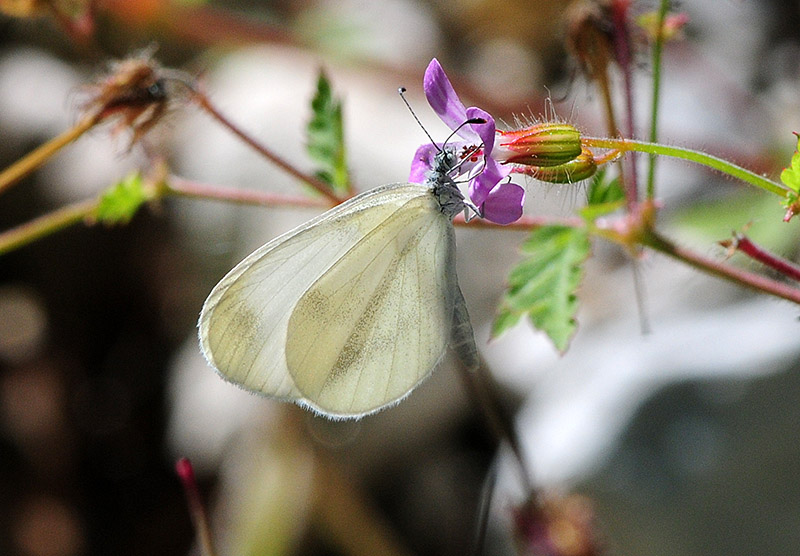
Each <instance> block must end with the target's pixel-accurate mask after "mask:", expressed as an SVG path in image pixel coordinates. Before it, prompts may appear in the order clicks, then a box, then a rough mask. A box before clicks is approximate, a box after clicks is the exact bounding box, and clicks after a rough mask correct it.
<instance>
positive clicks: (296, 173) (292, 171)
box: [192, 88, 342, 204]
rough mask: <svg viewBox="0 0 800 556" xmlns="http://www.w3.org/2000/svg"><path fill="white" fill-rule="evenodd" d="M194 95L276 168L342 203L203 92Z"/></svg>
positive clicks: (316, 180) (204, 106) (219, 120)
mask: <svg viewBox="0 0 800 556" xmlns="http://www.w3.org/2000/svg"><path fill="white" fill-rule="evenodd" d="M192 94H193V95H194V97H195V100H196V101H197V103H198V104H199V105H200V107H201V108H202V109H203V110H205V111H206V112H207V113H208V114H209V115H210V116H211V117H212V118H214V119H215V120H217V121H218V122H219V123H220V124H222V125H223V126H225V127H227V128H228V129H229V130H230V131H231V132H233V133H234V134H235V135H236V136H237V137H239V138H240V139H241V140H242V141H244V142H245V143H247V144H248V145H249V146H250V147H252V148H253V149H255V150H256V151H258V152H259V153H260V154H261V155H262V156H263V157H264V158H266V159H267V160H269V161H270V162H272V163H273V164H274V165H275V166H277V167H278V168H280V169H281V170H283V171H284V172H286V173H287V174H289V175H291V176H293V177H295V178H297V179H298V180H300V181H302V182H305V183H307V184H308V185H310V186H311V187H313V188H314V189H316V190H317V191H318V192H319V193H321V194H322V195H324V196H325V197H326V198H328V199H330V201H331V202H332V203H333V204H339V203H341V202H342V199H340V198H339V197H338V196H336V194H335V193H334V192H333V191H331V188H330V187H329V186H328V184H326V183H325V182H323V181H322V180H320V179H319V178H317V177H316V176H313V175H311V174H306V173H304V172H301V171H300V170H298V169H297V168H295V167H294V166H292V165H291V164H290V163H289V162H287V161H286V160H284V159H283V158H281V157H280V156H278V155H277V154H275V153H274V152H272V151H271V150H269V149H268V148H266V147H265V146H264V145H262V144H261V143H259V142H258V141H256V140H255V139H254V138H252V137H250V136H249V135H248V134H247V133H245V132H244V131H243V130H242V129H241V128H240V127H238V126H237V125H236V124H234V123H233V122H232V121H230V120H229V119H228V118H227V117H225V115H223V114H222V113H221V112H220V111H219V110H217V108H216V107H215V106H214V105H213V104H211V101H210V100H209V98H208V96H206V95H205V94H204V93H203V92H202V91H199V90H197V89H194V88H192Z"/></svg>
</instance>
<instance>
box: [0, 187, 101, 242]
mask: <svg viewBox="0 0 800 556" xmlns="http://www.w3.org/2000/svg"><path fill="white" fill-rule="evenodd" d="M98 203H99V201H98V200H97V199H89V200H87V201H82V202H79V203H74V204H72V205H67V206H65V207H62V208H60V209H58V210H55V211H53V212H51V213H48V214H45V215H43V216H40V217H38V218H35V219H33V220H31V221H30V222H26V223H25V224H21V225H19V226H17V227H16V228H11V229H10V230H6V231H5V232H2V233H0V255H5V254H6V253H8V252H9V251H13V250H14V249H18V248H19V247H22V246H24V245H28V244H29V243H33V242H34V241H36V240H38V239H41V238H43V237H46V236H49V235H51V234H53V233H55V232H58V231H60V230H63V229H64V228H68V227H69V226H72V225H73V224H77V223H78V222H81V221H82V220H85V219H87V218H89V217H90V216H92V214H93V213H94V211H95V210H96V209H97V205H98Z"/></svg>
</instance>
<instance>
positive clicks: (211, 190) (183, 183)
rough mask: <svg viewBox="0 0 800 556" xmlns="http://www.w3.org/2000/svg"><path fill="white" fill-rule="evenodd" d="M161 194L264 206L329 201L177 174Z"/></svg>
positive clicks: (316, 204) (315, 204)
mask: <svg viewBox="0 0 800 556" xmlns="http://www.w3.org/2000/svg"><path fill="white" fill-rule="evenodd" d="M162 187H163V188H164V191H163V195H173V196H177V197H187V198H191V199H209V200H214V201H227V202H230V203H238V204H243V205H258V206H266V207H274V206H292V207H319V208H328V207H330V206H331V204H330V202H329V201H326V200H324V199H320V198H318V197H301V196H297V195H281V194H280V193H272V192H269V191H254V190H246V189H234V188H231V187H219V186H216V185H210V184H203V183H198V182H195V181H191V180H187V179H185V178H181V177H179V176H174V175H172V176H169V178H168V179H167V180H165V182H164V183H163V184H162Z"/></svg>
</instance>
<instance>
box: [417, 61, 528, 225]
mask: <svg viewBox="0 0 800 556" xmlns="http://www.w3.org/2000/svg"><path fill="white" fill-rule="evenodd" d="M423 88H424V90H425V96H426V97H427V98H428V103H429V104H430V105H431V108H433V111H434V112H436V114H437V115H438V116H439V118H441V120H442V121H443V122H444V123H445V124H447V125H448V127H450V129H452V130H454V131H455V132H456V134H457V135H458V136H459V137H461V138H462V139H464V141H453V142H450V143H448V145H449V146H450V147H452V148H454V149H455V150H456V152H459V153H462V156H466V155H469V156H470V158H471V160H468V161H465V162H464V163H463V164H462V165H461V169H462V171H463V172H464V173H466V174H467V175H469V177H470V181H469V198H470V200H471V201H472V202H473V203H474V204H475V206H477V207H478V208H479V209H480V211H481V214H482V216H483V217H484V218H486V219H488V220H491V221H492V222H496V223H498V224H510V223H511V222H514V221H515V220H517V219H518V218H519V217H520V216H522V204H523V202H524V200H525V190H524V189H523V188H522V187H520V186H519V185H517V184H515V183H511V182H509V181H503V180H504V179H505V178H506V177H507V176H508V175H509V173H510V172H511V167H509V166H504V165H501V164H500V163H499V162H498V161H497V160H496V159H495V158H493V157H492V151H493V150H494V143H495V132H496V127H495V123H494V118H492V116H491V115H490V114H489V113H488V112H485V111H483V110H481V109H480V108H475V107H470V108H465V107H464V104H463V103H462V102H461V99H459V98H458V95H457V94H456V92H455V89H453V86H452V85H451V84H450V80H449V79H448V78H447V75H446V74H445V73H444V70H443V69H442V66H441V65H440V64H439V61H438V60H436V58H434V59H433V60H431V63H430V64H429V65H428V69H427V70H425V79H424V81H423ZM474 119H479V120H482V121H484V122H485V123H471V124H467V125H463V124H464V122H466V121H467V120H474ZM439 147H440V146H437V145H430V144H427V145H422V146H421V147H420V148H419V149H417V152H416V154H415V155H414V161H413V162H412V164H411V176H410V177H409V180H410V181H412V182H417V183H422V182H423V181H424V180H425V177H426V175H427V174H428V172H430V170H431V168H432V167H433V157H434V156H435V155H436V153H437V152H438V150H439ZM476 149H477V150H476ZM501 182H503V183H501Z"/></svg>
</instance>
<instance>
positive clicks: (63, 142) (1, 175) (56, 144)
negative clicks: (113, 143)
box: [0, 114, 100, 193]
mask: <svg viewBox="0 0 800 556" xmlns="http://www.w3.org/2000/svg"><path fill="white" fill-rule="evenodd" d="M99 121H100V115H99V114H90V115H88V116H86V117H84V118H83V119H81V120H80V121H79V122H78V123H77V124H75V125H74V126H72V127H71V128H70V129H68V130H66V131H65V132H63V133H62V134H61V135H58V136H56V137H53V138H52V139H50V140H49V141H48V142H47V143H45V144H43V145H40V146H39V147H37V148H36V149H34V150H33V151H31V152H29V153H28V154H26V155H25V156H23V157H22V158H20V159H19V160H17V161H16V162H15V163H13V164H12V165H11V166H9V167H8V168H6V169H5V170H3V171H2V172H0V193H2V192H3V191H5V190H6V189H8V188H9V187H11V186H12V185H14V184H15V183H17V182H18V181H19V180H21V179H22V178H24V177H25V176H27V175H28V174H30V173H31V172H33V171H34V170H36V169H37V168H38V167H39V166H41V165H42V164H44V163H45V162H47V160H48V159H49V158H50V157H52V156H53V155H54V154H55V153H57V152H58V151H59V150H60V149H62V148H64V147H65V146H67V145H68V144H70V143H72V142H73V141H74V140H75V139H77V138H78V137H80V136H81V135H83V134H84V133H86V132H87V131H88V130H89V129H91V128H92V127H93V126H94V125H95V124H97V122H99Z"/></svg>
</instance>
